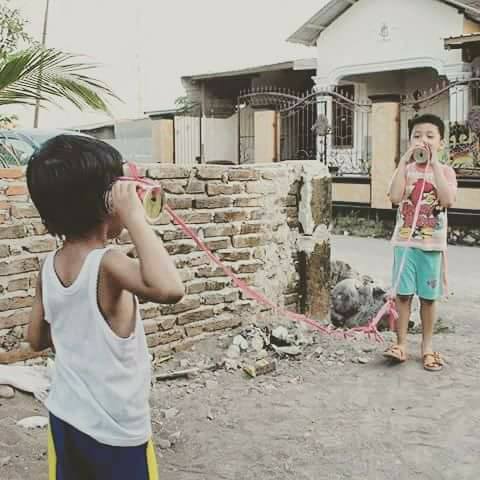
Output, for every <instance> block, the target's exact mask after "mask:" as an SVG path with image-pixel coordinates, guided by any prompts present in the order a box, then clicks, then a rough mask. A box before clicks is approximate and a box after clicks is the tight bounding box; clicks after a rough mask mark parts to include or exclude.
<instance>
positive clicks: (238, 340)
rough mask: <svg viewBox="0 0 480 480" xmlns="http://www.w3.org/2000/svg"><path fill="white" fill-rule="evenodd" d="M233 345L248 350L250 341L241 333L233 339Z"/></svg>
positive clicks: (243, 350)
mask: <svg viewBox="0 0 480 480" xmlns="http://www.w3.org/2000/svg"><path fill="white" fill-rule="evenodd" d="M232 345H233V346H237V347H238V348H239V349H240V350H241V351H242V352H245V351H247V350H248V347H249V344H248V341H247V340H246V339H245V338H243V337H242V336H241V335H237V336H236V337H235V338H234V339H233V343H232Z"/></svg>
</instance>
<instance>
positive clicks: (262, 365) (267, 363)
mask: <svg viewBox="0 0 480 480" xmlns="http://www.w3.org/2000/svg"><path fill="white" fill-rule="evenodd" d="M276 368H277V363H276V362H275V360H272V359H266V358H264V359H262V360H257V361H256V362H255V364H254V365H245V366H244V367H243V371H244V372H245V373H246V374H248V375H249V376H250V377H252V378H255V377H258V376H259V375H266V374H267V373H271V372H273V371H275V370H276Z"/></svg>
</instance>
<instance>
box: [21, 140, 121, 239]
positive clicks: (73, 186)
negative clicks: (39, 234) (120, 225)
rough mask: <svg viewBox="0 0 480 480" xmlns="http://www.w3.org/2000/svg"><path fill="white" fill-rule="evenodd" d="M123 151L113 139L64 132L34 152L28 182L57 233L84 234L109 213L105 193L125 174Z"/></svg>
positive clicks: (45, 220) (50, 227) (48, 225)
mask: <svg viewBox="0 0 480 480" xmlns="http://www.w3.org/2000/svg"><path fill="white" fill-rule="evenodd" d="M122 164H123V160H122V156H121V154H120V153H119V152H118V151H117V150H116V149H115V148H113V147H112V146H111V145H109V144H108V143H105V142H102V141H101V140H97V139H95V138H90V137H86V136H85V137H84V136H80V135H58V136H56V137H54V138H51V139H50V140H48V141H46V142H45V143H44V144H43V145H42V146H41V147H40V148H39V149H38V150H37V151H35V152H34V153H33V155H32V156H31V158H30V160H29V163H28V166H27V184H28V190H29V192H30V196H31V198H32V201H33V203H34V205H35V207H36V208H37V210H38V211H39V213H40V217H41V218H42V221H43V223H44V225H45V227H46V228H47V230H48V231H49V233H50V234H52V235H57V236H60V237H70V238H74V237H82V236H84V235H85V234H88V233H89V232H91V231H92V230H93V229H94V228H95V227H97V226H98V225H100V224H101V223H102V222H103V221H104V220H105V219H106V217H107V215H108V213H107V209H106V206H105V200H104V198H105V192H106V191H107V190H108V188H109V187H110V185H111V184H112V183H113V182H114V181H115V179H116V178H117V177H120V176H121V175H122V173H123V172H122V171H123V167H122Z"/></svg>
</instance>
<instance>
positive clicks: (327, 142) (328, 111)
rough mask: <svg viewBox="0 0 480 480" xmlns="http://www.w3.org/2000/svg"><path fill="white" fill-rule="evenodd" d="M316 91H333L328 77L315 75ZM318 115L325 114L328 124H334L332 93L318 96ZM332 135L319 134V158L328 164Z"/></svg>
mask: <svg viewBox="0 0 480 480" xmlns="http://www.w3.org/2000/svg"><path fill="white" fill-rule="evenodd" d="M313 80H314V82H315V87H314V88H315V91H316V92H328V91H331V89H332V86H331V85H329V84H328V81H327V79H325V78H320V77H314V78H313ZM317 115H318V116H320V115H325V116H326V117H327V119H328V124H329V125H330V126H332V125H333V103H332V97H331V95H319V96H317ZM331 142H332V136H331V135H327V137H326V138H324V137H320V136H317V160H319V161H325V162H326V164H327V165H328V158H327V157H328V155H327V154H328V152H329V151H330V149H331V147H332V145H331Z"/></svg>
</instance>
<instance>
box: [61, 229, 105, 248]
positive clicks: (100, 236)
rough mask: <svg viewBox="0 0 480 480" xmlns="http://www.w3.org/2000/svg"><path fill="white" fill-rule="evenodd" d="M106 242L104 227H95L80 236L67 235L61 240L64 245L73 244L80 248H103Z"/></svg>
mask: <svg viewBox="0 0 480 480" xmlns="http://www.w3.org/2000/svg"><path fill="white" fill-rule="evenodd" d="M107 244H108V238H107V231H106V229H104V228H99V229H96V230H94V231H92V232H90V233H88V234H86V235H83V236H81V237H67V238H66V239H65V241H64V242H63V245H64V247H67V246H71V247H73V246H75V247H76V248H81V249H82V250H83V249H84V250H95V249H97V248H104V247H106V245H107Z"/></svg>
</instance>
